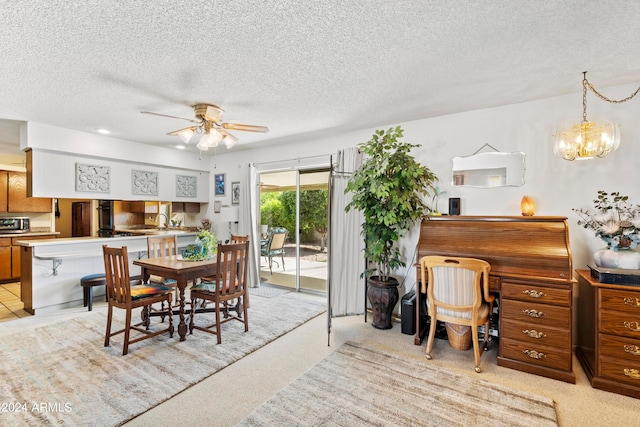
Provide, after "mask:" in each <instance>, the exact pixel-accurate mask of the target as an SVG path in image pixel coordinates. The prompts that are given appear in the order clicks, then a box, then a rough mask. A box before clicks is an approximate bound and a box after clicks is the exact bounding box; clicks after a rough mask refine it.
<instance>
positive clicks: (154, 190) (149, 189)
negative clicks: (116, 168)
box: [131, 170, 158, 196]
mask: <svg viewBox="0 0 640 427" xmlns="http://www.w3.org/2000/svg"><path fill="white" fill-rule="evenodd" d="M131 193H132V194H142V195H145V196H157V195H158V172H148V171H141V170H132V171H131Z"/></svg>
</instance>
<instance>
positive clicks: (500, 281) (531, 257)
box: [414, 216, 575, 383]
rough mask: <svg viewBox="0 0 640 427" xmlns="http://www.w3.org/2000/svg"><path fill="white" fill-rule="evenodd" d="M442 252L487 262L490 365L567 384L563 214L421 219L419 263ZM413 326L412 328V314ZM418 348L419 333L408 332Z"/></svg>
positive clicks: (568, 306) (568, 274)
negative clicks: (494, 349) (492, 314)
mask: <svg viewBox="0 0 640 427" xmlns="http://www.w3.org/2000/svg"><path fill="white" fill-rule="evenodd" d="M425 255H445V256H447V255H449V256H457V257H469V258H479V259H483V260H485V261H487V262H489V264H491V273H490V277H489V284H490V288H491V291H492V292H494V293H496V294H499V304H498V305H499V310H500V312H499V329H498V336H499V348H498V365H500V366H506V367H509V368H513V369H518V370H520V371H524V372H529V373H532V374H537V375H542V376H545V377H549V378H555V379H558V380H562V381H566V382H571V383H575V375H574V373H573V368H572V340H573V337H572V336H573V332H572V318H573V315H572V310H573V302H572V300H573V286H574V283H575V280H574V279H573V275H572V271H573V270H572V260H571V248H570V246H569V228H568V225H567V219H566V218H564V217H548V216H529V217H526V216H518V217H515V216H514V217H511V216H429V217H425V218H424V219H423V220H422V223H421V226H420V239H419V241H418V254H417V260H418V262H417V263H416V277H417V283H418V288H417V289H419V290H420V292H416V296H417V297H416V298H417V300H416V306H417V307H420V299H421V298H426V287H425V286H422V285H421V284H420V281H421V271H420V265H419V262H420V259H421V258H422V257H423V256H425ZM415 311H416V325H420V310H415ZM416 331H417V332H416V335H415V338H414V343H415V344H416V345H420V343H421V341H422V338H423V337H424V335H425V333H426V330H424V328H422V330H421V328H420V327H418V328H416Z"/></svg>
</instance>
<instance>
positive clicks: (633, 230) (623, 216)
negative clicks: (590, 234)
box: [572, 190, 640, 250]
mask: <svg viewBox="0 0 640 427" xmlns="http://www.w3.org/2000/svg"><path fill="white" fill-rule="evenodd" d="M628 200H629V197H628V196H622V195H620V193H619V192H617V191H616V192H613V193H610V194H609V193H606V192H604V191H602V190H600V191H598V197H597V198H596V199H595V200H594V201H593V205H594V207H595V210H590V209H584V208H581V209H572V210H573V211H574V212H576V213H577V214H578V216H579V217H580V219H579V220H578V225H581V226H583V227H584V228H586V229H587V230H591V231H594V232H595V234H596V236H597V237H599V238H601V239H602V240H604V241H605V242H607V248H608V249H614V250H618V249H633V248H635V247H636V246H638V243H640V205H633V204H631V203H629V202H628Z"/></svg>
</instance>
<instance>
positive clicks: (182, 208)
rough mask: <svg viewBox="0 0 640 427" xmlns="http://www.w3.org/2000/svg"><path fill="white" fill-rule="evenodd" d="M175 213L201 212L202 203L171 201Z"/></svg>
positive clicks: (172, 210)
mask: <svg viewBox="0 0 640 427" xmlns="http://www.w3.org/2000/svg"><path fill="white" fill-rule="evenodd" d="M171 212H173V213H181V212H185V213H200V203H195V202H171Z"/></svg>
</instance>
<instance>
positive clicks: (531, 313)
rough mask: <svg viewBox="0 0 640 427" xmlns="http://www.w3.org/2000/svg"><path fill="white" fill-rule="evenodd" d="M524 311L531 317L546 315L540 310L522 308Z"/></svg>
mask: <svg viewBox="0 0 640 427" xmlns="http://www.w3.org/2000/svg"><path fill="white" fill-rule="evenodd" d="M522 312H523V313H524V314H526V315H527V316H529V317H542V316H544V312H543V311H538V310H528V309H527V310H522Z"/></svg>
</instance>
